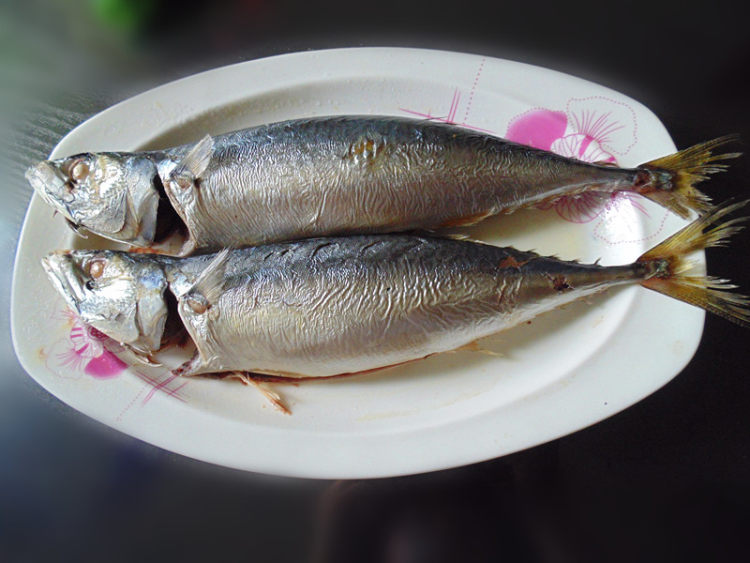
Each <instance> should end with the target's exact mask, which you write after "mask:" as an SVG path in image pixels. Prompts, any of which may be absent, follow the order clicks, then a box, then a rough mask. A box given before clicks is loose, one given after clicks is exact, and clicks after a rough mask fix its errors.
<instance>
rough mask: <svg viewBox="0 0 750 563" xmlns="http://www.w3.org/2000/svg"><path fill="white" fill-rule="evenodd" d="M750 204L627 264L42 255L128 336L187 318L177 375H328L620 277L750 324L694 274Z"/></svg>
mask: <svg viewBox="0 0 750 563" xmlns="http://www.w3.org/2000/svg"><path fill="white" fill-rule="evenodd" d="M744 204H745V202H743V203H738V204H731V205H725V206H721V207H719V208H717V209H716V210H715V211H713V212H711V213H709V214H706V215H705V216H702V217H700V218H699V219H696V220H695V221H694V222H692V223H690V224H688V225H687V226H686V227H684V228H683V229H682V230H680V231H678V232H677V233H676V234H674V235H672V236H671V237H669V238H667V239H666V240H665V241H663V242H661V243H660V244H658V245H656V246H655V247H654V248H652V249H651V250H648V251H647V252H646V253H644V254H643V255H642V256H641V257H640V258H638V259H637V260H636V261H634V262H633V263H630V264H625V265H617V266H601V265H599V264H598V263H594V264H583V263H579V262H576V261H565V260H560V259H558V258H555V257H548V256H541V255H539V254H537V253H535V252H528V251H521V250H516V249H514V248H510V247H508V248H501V247H495V246H491V245H487V244H484V243H478V242H474V241H470V240H457V239H452V238H446V237H435V236H417V235H413V234H384V235H353V236H349V237H326V238H318V239H306V240H302V241H296V242H287V243H273V244H269V245H262V246H256V247H249V248H245V249H235V250H229V249H225V250H222V251H221V252H219V253H216V254H208V255H199V256H193V257H185V258H179V257H167V256H160V255H153V254H133V253H127V252H124V251H115V250H75V251H66V252H60V251H58V252H55V253H52V254H50V255H48V256H47V257H45V258H44V259H43V265H44V269H45V271H46V272H47V274H48V275H49V277H50V279H51V281H52V283H53V285H54V286H55V288H56V289H57V290H58V291H59V292H60V293H61V294H62V295H63V297H64V298H65V300H66V302H67V303H68V305H70V307H71V308H72V309H73V311H74V312H75V314H77V315H78V316H79V317H80V318H81V320H82V321H83V322H85V323H87V324H90V325H92V326H93V327H95V328H97V329H99V330H100V331H101V332H103V333H104V334H106V335H108V336H110V337H112V338H113V339H115V340H117V341H118V342H120V343H121V344H123V345H125V346H128V347H132V348H138V349H140V350H142V351H143V352H145V353H152V352H157V351H158V350H159V349H160V347H161V346H162V342H163V339H160V338H158V336H159V334H158V332H159V329H160V327H164V326H165V321H164V315H165V314H166V315H167V317H169V316H171V317H172V319H173V320H175V319H178V322H179V324H180V325H181V327H183V328H184V330H185V331H186V332H187V334H188V335H189V338H190V339H191V340H192V342H193V343H194V344H195V347H196V352H195V355H194V356H193V357H192V358H191V359H190V360H188V361H187V362H185V363H184V364H182V365H180V366H178V367H176V368H175V369H174V370H173V372H172V373H173V375H179V376H192V375H213V376H222V374H223V375H225V376H226V375H231V376H233V377H237V378H244V379H246V380H248V381H262V380H264V378H266V381H268V380H269V379H268V378H270V380H271V381H273V380H277V379H280V380H304V379H319V378H328V377H333V376H341V375H345V374H355V373H365V372H371V371H374V370H378V369H382V368H386V367H390V366H395V365H399V364H403V363H406V362H410V361H414V360H418V359H421V358H426V357H428V356H432V355H434V354H438V353H441V352H448V351H451V350H457V349H461V348H467V347H468V348H472V347H475V344H474V343H476V342H477V341H478V340H480V339H482V338H485V337H487V336H490V335H493V334H495V333H498V332H500V331H503V330H506V329H509V328H511V327H514V326H516V325H519V324H521V323H524V322H526V321H528V320H531V319H533V318H535V317H536V316H538V315H540V314H542V313H546V312H548V311H551V310H553V309H557V308H559V307H561V306H563V305H565V304H568V303H571V302H573V301H577V300H580V299H583V298H585V297H586V296H589V295H593V294H596V293H599V292H601V291H604V290H605V289H608V288H612V287H617V286H623V285H633V284H640V285H641V286H643V287H644V288H647V289H650V290H653V291H657V292H660V293H662V294H664V295H667V296H669V297H673V298H675V299H679V300H681V301H684V302H687V303H690V304H691V305H695V306H698V307H701V308H703V309H705V310H707V311H710V312H712V313H716V314H718V315H721V316H722V317H725V318H727V319H728V320H730V321H733V322H736V323H738V324H740V325H742V326H750V307H748V305H750V300H748V298H747V297H745V296H743V295H738V294H735V293H733V292H731V291H730V290H731V289H734V288H735V287H736V286H734V285H732V284H730V283H729V282H728V281H726V280H721V279H717V278H713V277H710V276H705V275H701V274H699V273H695V272H692V271H691V267H690V259H689V255H690V254H691V253H692V252H694V251H696V250H700V249H703V248H706V247H711V246H720V245H723V244H725V243H726V241H727V239H728V237H730V236H731V235H733V234H734V233H736V232H737V231H739V230H740V229H741V228H742V226H741V225H740V224H739V223H740V222H741V221H742V220H743V219H744V218H735V219H729V220H724V217H725V216H726V215H727V214H729V213H731V212H733V211H735V210H736V209H738V208H739V207H741V206H742V205H744ZM160 292H161V293H160ZM159 293H160V295H161V296H162V303H161V304H158V301H159V299H158V298H157V297H156V295H157V294H159ZM170 301H171V303H172V304H171V305H170ZM165 312H166V313H165ZM166 324H168V323H166ZM173 324H174V323H173ZM118 325H122V327H121V328H118ZM274 378H276V379H274ZM246 382H247V381H246Z"/></svg>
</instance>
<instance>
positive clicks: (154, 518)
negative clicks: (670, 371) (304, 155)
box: [0, 0, 750, 563]
mask: <svg viewBox="0 0 750 563" xmlns="http://www.w3.org/2000/svg"><path fill="white" fill-rule="evenodd" d="M740 6H741V4H739V3H737V4H736V5H735V4H733V3H730V2H706V3H702V4H685V3H676V2H668V3H661V2H655V1H652V2H632V3H627V2H622V3H612V2H610V3H607V2H557V3H554V4H549V5H548V4H545V3H539V2H523V1H516V2H513V3H508V2H497V1H496V2H492V3H482V4H474V3H469V2H455V3H441V2H430V3H426V2H405V1H400V2H396V1H393V0H381V1H373V0H366V1H362V0H347V1H333V2H328V3H325V4H321V3H316V2H306V3H302V2H293V1H291V0H286V1H282V2H275V3H273V2H270V1H266V0H251V1H246V0H244V1H240V0H235V1H226V2H214V3H212V4H211V5H210V6H208V5H206V6H204V5H203V4H202V3H199V2H193V1H185V2H180V3H179V4H176V5H172V6H170V4H168V3H166V2H159V1H156V0H154V1H147V0H134V1H130V2H128V1H125V0H101V1H83V2H78V1H73V0H61V1H58V2H42V1H39V0H25V1H23V2H19V1H6V2H5V3H4V4H3V6H2V7H1V8H0V65H1V66H0V109H1V110H2V112H1V113H0V125H1V126H2V132H3V134H2V143H3V144H2V148H3V151H2V158H3V160H2V162H0V165H1V166H2V178H3V179H2V181H1V182H0V193H1V194H2V195H3V200H4V204H2V205H0V228H1V229H2V260H3V263H2V268H0V269H2V270H3V272H2V276H1V277H0V282H1V283H2V290H3V299H4V303H3V310H2V315H3V317H2V321H3V329H4V331H5V332H4V334H5V338H4V339H3V340H2V342H1V343H0V346H2V348H0V352H1V354H0V358H2V362H3V363H2V367H1V371H0V560H2V561H131V560H147V561H150V560H156V559H164V560H170V561H171V560H182V561H198V560H211V561H236V560H252V561H256V562H266V561H267V562H278V563H285V562H304V561H315V562H323V561H326V562H328V561H330V562H345V561H346V562H348V561H357V562H366V561H378V562H380V561H383V562H385V561H388V562H394V563H396V562H398V563H402V562H403V563H407V562H409V563H411V562H415V563H416V562H442V561H446V562H448V561H450V562H453V561H541V562H568V561H592V562H593V561H608V562H619V561H623V562H626V561H627V562H631V561H639V562H650V561H654V562H656V561H658V562H671V561H681V562H682V561H738V560H747V558H748V556H747V555H746V554H745V551H746V545H747V539H746V538H747V522H748V520H747V514H748V509H749V508H750V485H748V483H749V482H750V459H749V457H748V454H749V453H750V452H749V450H750V446H749V444H750V441H749V440H748V438H750V432H748V415H747V412H748V405H749V404H750V383H749V382H748V378H747V361H748V357H749V356H748V346H747V342H748V336H749V335H750V333H748V332H746V331H744V330H743V329H741V328H738V327H736V326H734V325H731V324H729V323H727V322H725V321H723V320H721V319H716V318H714V317H709V318H708V319H707V321H706V327H705V333H704V337H703V341H702V343H701V346H700V349H699V350H698V353H697V354H696V356H695V358H694V359H693V361H692V362H691V363H690V365H689V366H688V367H687V368H686V369H685V370H684V371H683V372H682V373H681V374H680V375H679V376H678V377H676V378H675V379H674V380H673V381H672V382H671V383H669V384H668V385H667V386H665V387H664V388H663V389H661V390H660V391H658V392H657V393H655V394H653V395H652V396H650V397H648V398H647V399H645V400H643V401H641V402H640V403H638V404H637V405H635V406H633V407H631V408H629V409H627V410H626V411H625V412H622V413H620V414H618V415H616V416H614V417H612V418H610V419H608V420H606V421H604V422H601V423H599V424H597V425H595V426H593V427H591V428H589V429H586V430H583V431H581V432H578V433H576V434H573V435H571V436H568V437H565V438H562V439H560V440H556V441H554V442H552V443H549V444H546V445H543V446H539V447H537V448H534V449H531V450H528V451H525V452H521V453H518V454H515V455H512V456H508V457H505V458H502V459H499V460H494V461H489V462H486V463H482V464H477V465H474V466H470V467H466V468H462V469H456V470H450V471H445V472H439V473H434V474H429V475H422V476H414V477H405V478H399V479H384V480H375V481H351V482H336V483H334V482H324V481H304V480H292V479H279V478H271V477H265V476H260V475H253V474H246V473H241V472H237V471H232V470H227V469H222V468H217V467H213V466H209V465H207V464H203V463H201V462H197V461H193V460H189V459H186V458H183V457H180V456H178V455H175V454H171V453H168V452H165V451H163V450H160V449H157V448H155V447H152V446H149V445H146V444H143V443H140V442H138V441H136V440H133V439H130V438H128V437H124V436H121V435H119V434H116V433H115V432H113V431H111V430H108V429H106V428H102V427H101V426H100V425H97V424H95V423H93V422H90V421H88V420H87V419H86V418H85V417H84V416H83V415H80V414H79V413H77V412H75V411H73V410H72V409H70V408H69V407H67V406H66V405H64V404H62V403H61V402H59V401H58V400H57V399H55V398H54V397H52V396H50V395H48V394H47V393H46V392H44V391H43V390H42V389H41V388H39V387H38V386H37V385H36V384H35V383H34V382H33V381H32V380H31V379H30V378H28V377H27V376H26V375H25V374H24V373H23V371H22V370H21V368H20V367H19V366H18V363H17V361H16V360H15V357H14V356H13V353H12V351H11V345H10V341H9V336H8V331H9V328H8V318H7V301H8V293H9V280H10V274H9V272H10V268H11V266H12V259H13V253H14V251H15V244H16V240H17V235H18V229H19V227H20V223H21V220H22V217H23V213H24V210H25V206H26V204H27V202H28V199H29V197H30V193H29V190H28V188H27V187H26V186H25V184H24V182H23V178H22V176H21V173H22V171H23V169H24V168H25V166H27V165H28V164H29V163H30V162H31V161H33V160H37V159H40V158H42V157H44V156H45V155H46V154H47V153H48V152H49V150H50V149H51V148H52V147H53V146H54V144H55V143H56V142H57V141H58V140H59V138H60V137H62V136H63V135H64V134H65V133H66V132H67V131H68V130H69V129H70V128H72V127H73V126H74V125H75V124H77V123H79V122H80V121H82V120H84V119H86V118H87V117H88V116H90V115H92V114H93V113H96V112H98V111H100V110H101V109H103V108H105V107H107V106H108V105H110V104H112V103H114V102H115V101H118V100H121V99H124V98H126V97H128V96H130V95H132V94H134V93H137V92H139V91H142V90H144V89H146V88H148V87H150V86H153V85H156V84H159V83H162V82H166V81H168V80H172V79H174V78H177V77H180V76H185V75H188V74H191V73H193V72H196V71H198V70H204V69H207V68H211V67H214V66H218V65H224V64H229V63H233V62H239V61H243V60H248V59H253V58H257V57H261V56H268V55H273V54H278V53H286V52H292V51H298V50H306V49H319V48H327V47H340V46H358V45H386V46H413V47H428V48H429V47H432V48H440V49H448V50H459V51H467V52H474V53H479V54H482V55H487V56H496V57H501V58H508V59H513V60H518V61H523V62H528V63H532V64H538V65H542V66H546V67H550V68H554V69H556V70H560V71H563V72H568V73H571V74H575V75H578V76H581V77H583V78H587V79H589V80H593V81H596V82H599V83H601V84H604V85H606V86H609V87H611V88H614V89H616V90H619V91H621V92H623V93H625V94H627V95H629V96H632V97H633V98H635V99H637V100H639V101H641V102H642V103H644V104H645V105H646V106H648V107H649V108H651V109H652V110H653V111H654V112H655V113H656V115H657V116H659V118H660V119H661V120H662V121H663V122H664V124H665V125H666V127H667V129H668V130H669V131H670V132H671V134H672V136H673V138H674V140H675V143H676V144H677V146H678V147H681V148H682V147H685V146H688V145H690V144H693V143H696V142H700V141H703V140H706V139H709V138H712V137H716V136H719V135H723V134H726V133H732V132H737V133H740V134H741V135H742V136H743V138H744V139H746V140H747V139H750V114H749V113H748V109H747V91H748V90H747V87H746V83H745V82H746V75H747V74H748V70H750V39H749V38H750V34H748V33H747V29H746V27H747V22H746V19H745V18H744V17H743V12H742V10H741V9H740V8H739V7H740ZM743 148H745V147H741V148H740V150H742V149H743ZM745 150H746V149H745ZM749 162H750V158H748V157H746V158H745V159H743V160H741V161H738V162H737V163H736V164H733V165H732V169H731V171H730V172H729V173H728V174H725V175H722V176H721V177H716V178H714V179H713V180H712V181H711V184H710V193H711V194H712V195H713V196H714V198H715V200H717V201H721V200H724V199H726V198H728V197H738V198H742V197H746V196H745V195H744V194H745V193H747V190H746V186H747V179H748V172H750V164H748V163H749ZM749 249H750V238H749V237H748V235H747V234H746V233H742V234H741V235H740V236H739V237H737V239H736V241H735V243H734V244H733V246H732V248H731V249H725V250H716V251H711V252H710V254H709V270H710V271H711V272H715V273H717V274H720V275H722V276H727V277H730V278H731V279H733V280H735V281H737V282H739V283H740V284H741V285H742V286H744V287H745V288H750V275H749V274H748V268H747V266H746V263H747V259H748V250H749ZM632 353H633V354H638V350H633V351H632Z"/></svg>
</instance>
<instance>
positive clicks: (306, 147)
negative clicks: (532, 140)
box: [26, 117, 736, 256]
mask: <svg viewBox="0 0 750 563" xmlns="http://www.w3.org/2000/svg"><path fill="white" fill-rule="evenodd" d="M727 140H728V138H723V139H717V140H714V141H709V142H707V143H703V144H701V145H697V146H695V147H692V148H689V149H686V150H684V151H681V152H678V153H676V154H673V155H670V156H665V157H663V158H659V159H657V160H653V161H651V162H648V163H646V164H643V165H641V166H638V167H636V168H618V167H616V166H611V165H608V164H588V163H584V162H581V161H579V160H575V159H571V158H566V157H562V156H558V155H555V154H553V153H550V152H546V151H542V150H538V149H534V148H531V147H527V146H523V145H518V144H515V143H512V142H509V141H506V140H503V139H501V138H498V137H494V136H490V135H486V134H482V133H477V132H475V131H471V130H468V129H464V128H461V127H458V126H455V125H448V124H444V123H436V122H431V121H418V120H412V119H405V118H398V117H322V118H313V119H298V120H292V121H285V122H281V123H274V124H271V125H263V126H260V127H254V128H251V129H245V130H243V131H237V132H234V133H228V134H225V135H219V136H215V137H211V136H206V137H205V138H203V139H202V140H201V141H200V142H198V143H196V144H195V145H188V146H182V147H177V148H174V149H168V150H163V151H149V152H134V153H122V152H109V153H84V154H78V155H75V156H71V157H68V158H64V159H60V160H54V161H43V162H40V163H38V164H36V165H35V166H32V167H31V168H30V169H29V170H28V171H27V173H26V177H27V178H28V180H29V182H30V183H31V185H32V186H33V187H34V188H35V190H36V191H37V193H38V194H39V195H40V196H41V197H42V198H43V199H44V201H46V202H47V203H48V204H49V205H51V206H52V207H53V208H54V209H55V210H57V211H58V212H59V213H61V214H62V215H63V216H64V217H65V218H66V219H67V220H68V222H69V224H70V225H71V226H72V227H73V228H74V229H76V230H78V229H81V228H83V229H86V230H88V231H90V232H92V233H96V234H98V235H101V236H103V237H106V238H109V239H112V240H115V241H119V242H123V243H127V244H130V245H133V246H137V247H154V248H156V249H159V250H160V251H161V252H164V253H167V254H175V255H179V256H187V255H190V254H192V253H195V252H197V253H205V252H209V251H217V250H220V249H222V248H242V247H244V246H248V245H258V244H264V243H270V242H279V241H286V240H295V239H301V238H310V237H320V236H330V235H342V234H357V233H358V234H367V233H384V232H396V231H405V230H413V229H428V230H432V229H439V228H441V227H452V226H459V225H468V224H472V223H476V222H478V221H481V220H482V219H484V218H485V217H488V216H491V215H495V214H497V213H508V212H512V211H514V210H516V209H519V208H524V207H529V206H536V205H539V204H542V203H548V202H551V201H554V200H556V199H558V198H560V197H563V196H575V195H580V194H582V193H584V192H592V193H596V194H599V195H602V196H606V195H611V194H613V193H616V192H633V193H637V194H641V195H643V196H645V197H647V198H649V199H651V200H653V201H655V202H657V203H659V204H660V205H662V206H664V207H666V208H668V209H671V210H672V211H674V212H675V213H677V214H678V215H680V216H681V217H688V215H689V212H690V210H695V211H699V212H702V211H706V210H707V209H708V208H709V206H708V199H707V198H706V196H704V195H703V194H702V193H701V192H700V191H698V190H697V189H696V188H695V187H694V186H693V185H694V184H695V183H697V182H698V181H700V180H702V179H704V178H705V177H706V175H707V174H709V173H713V172H717V171H719V170H722V169H724V168H725V166H726V165H724V164H721V163H720V161H721V160H724V159H727V158H731V157H734V156H736V154H734V153H731V154H718V155H716V154H713V152H714V151H715V149H716V148H717V147H719V146H720V145H722V144H724V143H725V142H727Z"/></svg>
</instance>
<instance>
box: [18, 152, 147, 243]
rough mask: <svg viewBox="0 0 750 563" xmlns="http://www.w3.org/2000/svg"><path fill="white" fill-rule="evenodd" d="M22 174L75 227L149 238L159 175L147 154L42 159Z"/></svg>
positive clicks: (125, 238) (121, 237) (126, 238)
mask: <svg viewBox="0 0 750 563" xmlns="http://www.w3.org/2000/svg"><path fill="white" fill-rule="evenodd" d="M26 179H27V180H28V181H29V183H30V184H31V186H32V187H33V188H34V190H35V191H36V192H37V193H38V194H39V195H40V197H41V198H42V199H43V200H44V201H45V202H46V203H47V204H49V205H50V206H52V207H53V208H54V209H55V210H56V211H58V212H59V213H60V214H62V215H63V216H64V217H65V218H66V219H67V220H68V221H69V223H70V225H71V226H72V227H73V228H74V229H77V228H80V227H84V228H86V229H87V230H88V231H91V232H92V233H95V234H97V235H100V236H103V237H105V238H109V239H112V240H115V241H118V242H124V243H128V244H132V245H135V246H150V245H151V244H152V243H153V242H154V236H155V232H156V215H157V210H158V205H159V191H158V189H157V182H159V179H158V173H157V168H156V165H155V164H154V162H153V161H152V160H151V159H150V158H148V157H147V156H144V155H139V154H129V153H83V154H77V155H74V156H71V157H68V158H62V159H58V160H44V161H42V162H39V163H37V164H35V165H33V166H32V167H30V168H29V169H28V170H27V171H26Z"/></svg>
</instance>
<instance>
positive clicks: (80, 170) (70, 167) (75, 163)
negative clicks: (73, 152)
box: [65, 157, 91, 183]
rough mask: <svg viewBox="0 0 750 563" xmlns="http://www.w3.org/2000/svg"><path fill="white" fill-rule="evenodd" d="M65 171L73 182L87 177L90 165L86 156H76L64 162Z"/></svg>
mask: <svg viewBox="0 0 750 563" xmlns="http://www.w3.org/2000/svg"><path fill="white" fill-rule="evenodd" d="M65 172H66V173H67V175H68V177H69V178H70V179H71V180H72V181H73V182H76V183H77V182H82V181H84V180H85V179H86V178H87V177H88V175H89V173H90V172H91V167H90V166H89V163H88V160H87V159H86V158H82V157H77V158H73V159H71V160H70V161H69V162H67V163H66V165H65Z"/></svg>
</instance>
